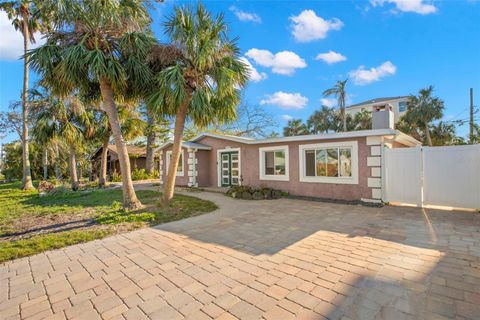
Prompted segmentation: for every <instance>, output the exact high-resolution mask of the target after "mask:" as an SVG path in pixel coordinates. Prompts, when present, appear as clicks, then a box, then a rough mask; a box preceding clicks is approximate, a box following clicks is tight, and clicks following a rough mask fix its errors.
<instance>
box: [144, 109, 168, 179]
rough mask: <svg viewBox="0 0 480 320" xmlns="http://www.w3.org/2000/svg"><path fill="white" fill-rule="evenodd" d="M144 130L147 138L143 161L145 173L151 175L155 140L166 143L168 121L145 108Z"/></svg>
mask: <svg viewBox="0 0 480 320" xmlns="http://www.w3.org/2000/svg"><path fill="white" fill-rule="evenodd" d="M145 109H146V110H145V118H146V120H147V121H146V128H145V135H146V136H147V145H146V159H145V172H146V173H147V174H152V173H153V171H154V167H153V166H154V160H155V154H154V148H155V146H156V143H157V139H158V140H160V141H166V140H167V137H168V135H169V133H170V121H168V120H166V119H164V118H163V116H162V115H161V114H159V113H156V112H155V111H154V110H152V108H149V107H146V108H145Z"/></svg>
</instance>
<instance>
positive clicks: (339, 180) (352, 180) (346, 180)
mask: <svg viewBox="0 0 480 320" xmlns="http://www.w3.org/2000/svg"><path fill="white" fill-rule="evenodd" d="M345 147H349V148H351V149H352V176H351V177H308V176H306V174H305V170H306V168H305V150H312V149H325V148H345ZM298 153H299V154H298V159H299V173H300V181H301V182H312V183H336V184H358V142H357V141H341V142H340V141H339V142H328V143H316V144H302V145H300V146H299V147H298Z"/></svg>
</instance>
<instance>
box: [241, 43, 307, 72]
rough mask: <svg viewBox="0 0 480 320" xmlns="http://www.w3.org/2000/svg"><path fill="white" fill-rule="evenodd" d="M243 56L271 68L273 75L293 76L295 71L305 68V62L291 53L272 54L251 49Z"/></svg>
mask: <svg viewBox="0 0 480 320" xmlns="http://www.w3.org/2000/svg"><path fill="white" fill-rule="evenodd" d="M245 55H246V56H247V57H249V58H251V59H253V60H254V61H255V63H256V64H258V65H260V66H262V67H267V68H272V72H273V73H277V74H283V75H288V76H290V75H292V74H294V73H295V70H296V69H301V68H305V67H306V66H307V64H306V63H305V60H303V59H302V58H300V57H299V56H298V55H297V54H296V53H295V52H292V51H280V52H277V53H275V54H273V53H271V52H270V51H268V50H260V49H255V48H253V49H250V50H248V51H247V53H246V54H245Z"/></svg>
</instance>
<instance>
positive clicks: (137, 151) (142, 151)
mask: <svg viewBox="0 0 480 320" xmlns="http://www.w3.org/2000/svg"><path fill="white" fill-rule="evenodd" d="M102 148H103V147H99V148H98V149H97V150H96V151H95V152H94V153H93V154H92V156H91V157H90V159H93V158H95V157H96V156H97V154H98V153H99V152H100V150H102ZM108 150H109V151H111V152H113V153H116V154H118V152H117V146H116V145H114V144H109V145H108ZM127 152H128V155H129V156H133V157H146V156H147V148H146V147H137V146H127Z"/></svg>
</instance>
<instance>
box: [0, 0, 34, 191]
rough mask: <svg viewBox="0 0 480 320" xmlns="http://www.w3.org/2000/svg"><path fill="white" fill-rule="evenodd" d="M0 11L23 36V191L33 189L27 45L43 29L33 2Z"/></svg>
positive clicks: (20, 2)
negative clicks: (29, 131)
mask: <svg viewBox="0 0 480 320" xmlns="http://www.w3.org/2000/svg"><path fill="white" fill-rule="evenodd" d="M0 10H3V11H5V12H6V13H7V15H8V19H10V20H11V21H12V25H13V27H14V28H15V30H18V31H20V32H21V33H22V36H23V53H24V55H23V90H22V137H21V140H22V149H23V152H22V165H23V178H22V182H23V183H22V188H23V189H24V190H30V189H34V188H35V187H34V186H33V183H32V173H31V168H30V158H29V157H30V155H29V150H28V76H29V70H28V62H29V60H28V59H29V55H28V45H29V43H35V32H37V31H40V30H42V29H43V27H42V23H41V20H40V19H39V18H38V15H37V14H36V10H37V9H36V8H35V5H34V3H33V1H29V0H17V1H8V2H2V3H0Z"/></svg>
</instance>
